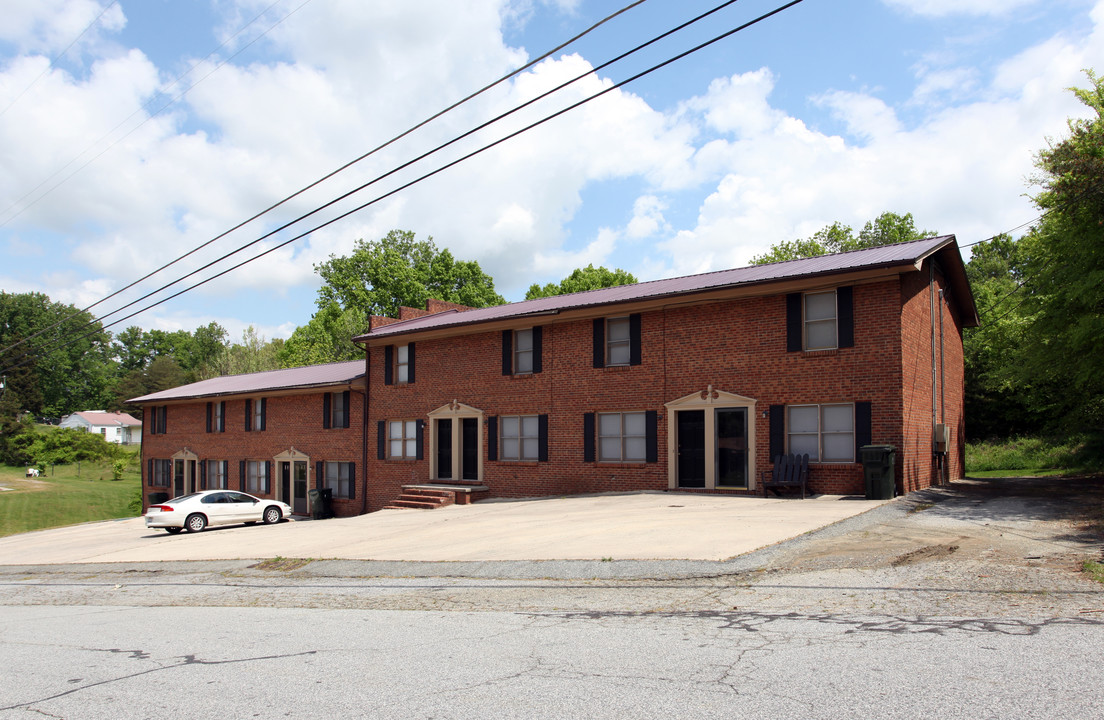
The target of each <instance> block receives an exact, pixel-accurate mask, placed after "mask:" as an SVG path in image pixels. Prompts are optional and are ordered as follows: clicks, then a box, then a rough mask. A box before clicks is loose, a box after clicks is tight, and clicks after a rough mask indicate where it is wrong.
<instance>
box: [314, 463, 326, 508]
mask: <svg viewBox="0 0 1104 720" xmlns="http://www.w3.org/2000/svg"><path fill="white" fill-rule="evenodd" d="M325 485H326V463H324V462H322V461H321V460H319V461H318V462H316V463H315V464H314V486H315V487H316V488H317V489H319V490H321V489H322V488H323V487H325ZM311 509H312V510H313V508H311Z"/></svg>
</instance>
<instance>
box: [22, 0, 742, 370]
mask: <svg viewBox="0 0 1104 720" xmlns="http://www.w3.org/2000/svg"><path fill="white" fill-rule="evenodd" d="M309 1H310V0H307V2H309ZM735 1H736V0H730V2H728V3H725V4H726V5H727V4H731V2H735ZM644 2H646V0H634V2H631V3H629V4H628V5H626V6H624V7H622V8H621V9H619V10H617V11H615V12H613V13H611V14H609V15H607V16H606V17H604V18H602V19H601V20H599V21H598V22H596V23H594V24H593V25H591V26H590V27H588V28H586V29H584V30H583V31H582V32H580V33H578V34H576V35H575V36H573V37H571V38H570V39H568V40H566V41H564V42H562V43H560V44H559V45H557V46H556V47H554V48H552V49H551V50H548V51H547V52H545V53H542V54H541V55H540V56H539V57H537V58H535V59H533V60H532V61H530V62H528V63H526V64H525V65H522V66H521V67H519V68H517V69H515V70H512V71H511V72H509V73H507V74H506V75H503V76H502V77H500V78H498V79H497V80H494V81H493V82H491V83H489V84H487V85H485V86H484V87H482V88H481V89H479V90H477V91H475V92H473V93H471V94H469V95H467V96H466V97H464V98H462V99H460V100H458V101H456V102H454V103H453V104H451V105H449V106H448V107H446V108H444V109H443V110H440V111H438V112H436V113H434V114H433V115H431V116H429V117H428V118H426V119H425V120H422V121H421V122H419V123H418V124H416V125H414V126H412V127H410V128H408V129H407V130H405V131H403V132H402V133H400V134H398V135H396V136H394V137H392V138H391V139H390V140H387V141H386V142H384V143H382V144H380V145H378V146H376V147H375V148H373V149H371V150H369V151H368V152H366V153H364V154H362V155H360V156H359V157H357V158H355V159H353V160H351V161H349V162H347V163H345V164H344V165H342V166H340V167H338V168H337V169H335V170H333V171H331V172H329V173H327V174H326V175H323V176H322V177H321V178H319V179H317V180H315V181H314V182H312V183H310V184H309V185H306V186H304V187H303V188H301V189H299V190H297V191H296V192H294V193H292V194H291V195H288V196H287V197H285V198H284V199H282V200H280V201H279V202H276V203H274V204H272V205H270V206H268V207H267V208H265V209H264V210H262V211H260V212H259V213H257V214H255V215H253V216H252V217H250V218H248V219H246V220H244V221H242V222H240V223H238V224H237V225H235V226H233V227H231V228H230V229H228V230H226V231H224V232H222V233H220V234H218V235H216V236H215V237H213V238H211V239H210V240H208V241H206V242H204V243H202V244H201V245H199V246H197V247H195V248H193V249H191V250H189V251H188V252H186V253H184V254H183V255H181V256H179V257H177V258H176V259H174V260H172V261H170V262H168V263H165V264H164V265H162V266H161V267H159V268H157V269H156V270H153V271H152V272H150V273H147V274H146V275H144V276H142V277H141V278H139V279H138V280H135V281H133V282H131V283H130V284H128V285H126V286H125V287H123V288H120V289H119V290H116V291H115V292H113V293H111V294H110V295H107V296H106V297H104V298H101V299H100V300H97V301H96V302H94V303H92V304H91V305H88V306H87V307H85V308H83V309H82V310H78V311H76V312H74V313H72V314H71V315H69V316H68V317H66V318H64V319H63V320H60V321H58V322H57V323H54V324H53V325H50V326H48V327H45V328H43V329H41V330H39V331H38V332H36V333H34V334H33V335H30V336H28V337H26V338H23V339H21V340H20V341H19V342H16V343H14V344H12V345H9V346H8V347H5V348H2V349H0V356H2V355H3V354H4V353H6V352H8V351H10V350H12V349H14V348H16V347H18V346H20V345H22V344H23V343H24V342H26V341H28V340H30V339H32V338H35V337H37V336H39V335H41V334H42V333H44V332H47V331H49V330H51V329H53V328H56V327H58V326H59V325H61V324H62V323H64V322H67V321H68V320H70V319H72V318H73V317H76V316H78V315H80V314H81V313H86V312H88V311H89V310H91V309H92V308H94V307H97V306H98V305H101V304H103V303H104V302H106V301H108V300H110V299H112V298H114V297H117V296H119V295H121V294H122V293H124V292H126V291H127V290H130V289H131V288H133V287H135V286H136V285H138V284H139V283H142V282H144V281H146V280H148V279H149V278H151V277H153V276H154V275H156V274H158V273H160V272H162V271H163V270H166V269H168V268H169V267H172V266H173V265H175V264H177V263H178V262H180V261H182V260H184V259H186V258H188V257H190V256H191V255H194V254H195V253H197V252H199V251H200V250H202V249H204V248H206V247H208V246H210V245H211V244H212V243H214V242H216V241H218V240H221V239H222V238H224V237H226V236H227V235H229V234H231V233H233V232H235V231H236V230H239V229H241V228H242V227H244V226H246V225H248V224H249V223H251V222H253V221H254V220H257V219H259V218H261V217H262V216H264V215H266V214H268V213H270V212H272V211H273V210H275V209H277V208H279V207H280V206H282V205H284V204H286V203H288V202H290V201H291V200H293V199H295V198H296V197H298V196H300V195H302V194H303V193H305V192H307V191H308V190H311V189H313V188H315V187H317V186H318V185H320V184H322V183H323V182H325V181H326V180H329V179H331V178H333V177H334V176H336V175H338V174H339V173H341V172H344V171H345V170H347V169H349V168H350V167H352V166H353V165H356V164H357V163H359V162H361V161H363V160H365V159H366V158H368V157H370V156H372V155H374V154H376V153H378V152H380V151H381V150H383V149H385V148H387V147H389V146H390V145H393V144H394V143H396V142H398V141H399V140H401V139H403V138H405V137H406V136H408V135H410V134H411V133H413V132H415V131H417V130H419V129H421V128H422V127H424V126H426V125H428V124H429V123H431V122H433V121H434V120H436V119H438V118H440V117H441V116H443V115H445V114H446V113H448V112H451V111H452V110H454V109H456V108H458V107H460V106H461V105H463V104H465V103H467V102H469V101H470V100H472V99H474V98H476V97H478V96H479V95H482V94H483V93H485V92H487V91H488V90H491V89H492V88H494V87H497V86H498V85H500V84H502V83H504V82H506V81H507V80H509V79H510V78H512V77H514V76H516V75H518V74H520V73H522V72H524V71H525V70H528V69H529V68H531V67H533V66H535V65H536V64H538V63H540V62H542V61H543V60H545V59H547V58H548V57H550V56H551V55H553V54H554V53H556V52H558V51H560V50H562V49H563V48H565V47H567V46H569V45H571V44H572V43H574V42H576V41H577V40H579V39H580V38H582V37H584V36H586V35H587V34H589V33H591V32H592V31H594V30H596V29H597V28H599V27H601V26H602V25H604V24H606V23H607V22H609V21H611V20H613V19H614V18H616V17H618V16H620V15H621V14H623V13H625V12H627V11H629V10H631V9H633V8H635V7H637V6H639V5H642V4H643V3H644ZM304 4H306V3H304ZM300 7H302V6H300ZM297 9H298V8H297ZM193 87H194V85H193ZM344 197H345V196H342V197H341V198H338V200H340V199H344ZM334 202H336V201H334ZM332 204H333V203H332V202H331V203H329V204H328V205H332ZM328 205H327V206H328ZM327 206H323V207H322V208H318V209H317V210H321V209H324V208H325V207H327ZM317 210H316V212H317ZM312 214H314V213H313V212H312V213H308V214H307V215H303V216H301V217H300V218H297V219H296V220H295V221H293V222H292V223H289V225H290V224H294V222H299V221H300V220H302V219H305V218H306V217H310V215H312ZM286 227H287V225H285V226H282V227H281V228H278V229H277V230H276V231H273V233H269V235H271V234H274V233H275V232H279V231H280V230H283V229H285V228H286ZM266 237H268V235H266V236H263V237H262V238H260V239H259V240H263V239H265V238H266ZM259 240H257V241H254V242H253V243H250V245H253V244H256V242H259ZM246 247H248V246H246ZM240 249H244V247H243V248H240ZM240 249H239V250H240ZM231 254H233V253H231ZM226 257H228V256H223V257H222V258H220V259H219V260H217V261H216V262H219V261H221V260H222V259H225V258H226ZM206 267H209V265H208V266H204V267H203V268H200V270H203V269H206ZM197 272H198V271H197ZM194 274H195V273H194V272H193V273H189V274H188V275H185V276H184V277H182V278H179V279H177V280H175V281H173V282H172V283H169V284H167V285H165V286H163V287H161V288H159V289H158V290H155V291H153V292H152V293H148V294H146V295H144V296H143V297H141V298H139V299H138V300H136V301H135V302H141V301H142V300H144V299H146V298H148V297H150V295H154V294H156V293H158V292H161V291H162V290H164V289H166V288H168V287H171V286H172V285H174V284H176V283H177V282H181V281H183V280H185V279H187V278H188V277H191V276H192V275H194ZM133 304H135V303H130V304H128V305H125V306H123V308H119V309H117V310H115V311H114V312H118V311H119V310H122V309H125V308H127V307H131V306H132V305H133ZM89 324H91V323H89Z"/></svg>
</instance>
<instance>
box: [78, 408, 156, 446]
mask: <svg viewBox="0 0 1104 720" xmlns="http://www.w3.org/2000/svg"><path fill="white" fill-rule="evenodd" d="M58 427H63V428H77V429H78V430H84V431H86V432H90V433H96V434H97V435H102V436H103V439H104V440H106V441H108V442H110V443H115V444H117V445H132V444H134V443H140V442H142V421H141V420H138V419H136V418H133V417H131V416H130V415H127V414H126V413H115V412H105V411H103V410H85V411H84V412H75V413H73V414H72V415H68V416H66V417H65V418H64V419H63V420H62V421H61V422H60V423H59V424H58Z"/></svg>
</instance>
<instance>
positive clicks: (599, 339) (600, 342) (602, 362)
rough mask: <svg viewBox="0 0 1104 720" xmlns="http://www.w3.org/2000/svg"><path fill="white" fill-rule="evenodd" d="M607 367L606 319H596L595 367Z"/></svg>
mask: <svg viewBox="0 0 1104 720" xmlns="http://www.w3.org/2000/svg"><path fill="white" fill-rule="evenodd" d="M605 366H606V319H605V318H594V367H596V368H600V367H605Z"/></svg>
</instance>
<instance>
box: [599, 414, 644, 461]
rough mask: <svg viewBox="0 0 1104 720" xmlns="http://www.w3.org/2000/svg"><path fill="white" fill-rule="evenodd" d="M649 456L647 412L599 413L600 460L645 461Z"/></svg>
mask: <svg viewBox="0 0 1104 720" xmlns="http://www.w3.org/2000/svg"><path fill="white" fill-rule="evenodd" d="M647 456H648V439H647V418H646V415H645V413H642V412H624V413H598V461H599V462H645V461H646V460H647Z"/></svg>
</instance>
